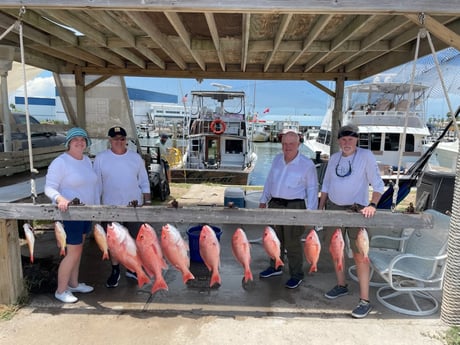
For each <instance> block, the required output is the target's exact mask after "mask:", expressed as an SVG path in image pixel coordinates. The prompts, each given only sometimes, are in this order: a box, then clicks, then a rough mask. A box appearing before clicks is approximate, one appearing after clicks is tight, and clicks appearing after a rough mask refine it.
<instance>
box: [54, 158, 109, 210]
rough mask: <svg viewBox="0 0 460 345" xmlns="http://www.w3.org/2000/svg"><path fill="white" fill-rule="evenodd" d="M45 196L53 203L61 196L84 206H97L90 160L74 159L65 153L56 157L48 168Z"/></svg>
mask: <svg viewBox="0 0 460 345" xmlns="http://www.w3.org/2000/svg"><path fill="white" fill-rule="evenodd" d="M45 194H46V196H47V197H48V198H50V199H51V201H52V202H53V203H55V202H56V198H57V197H58V196H59V195H62V196H63V197H64V198H66V199H67V200H69V201H71V200H73V199H74V198H78V199H80V202H81V203H83V204H86V205H99V204H100V202H99V186H98V184H97V176H96V174H95V173H94V170H93V165H92V163H91V160H90V159H89V158H88V157H87V156H83V159H81V160H80V159H75V158H74V157H72V156H71V155H69V154H68V153H67V152H65V153H63V154H61V155H59V156H58V157H56V158H55V159H54V160H53V161H52V162H51V164H50V165H49V167H48V172H47V174H46V182H45Z"/></svg>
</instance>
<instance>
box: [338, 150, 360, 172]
mask: <svg viewBox="0 0 460 345" xmlns="http://www.w3.org/2000/svg"><path fill="white" fill-rule="evenodd" d="M355 157H356V151H355V153H354V155H353V159H352V160H351V162H350V161H348V170H347V171H346V172H345V173H343V172H344V169H343V167H341V166H340V161H341V160H342V156H340V158H339V161H338V162H337V165H336V166H335V174H336V175H337V177H347V176H350V175H351V173H352V172H353V169H352V168H351V167H352V165H353V162H354V161H355Z"/></svg>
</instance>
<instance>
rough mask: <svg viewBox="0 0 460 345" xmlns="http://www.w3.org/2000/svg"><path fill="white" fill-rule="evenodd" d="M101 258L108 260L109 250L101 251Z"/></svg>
mask: <svg viewBox="0 0 460 345" xmlns="http://www.w3.org/2000/svg"><path fill="white" fill-rule="evenodd" d="M102 260H109V252H104V253H102Z"/></svg>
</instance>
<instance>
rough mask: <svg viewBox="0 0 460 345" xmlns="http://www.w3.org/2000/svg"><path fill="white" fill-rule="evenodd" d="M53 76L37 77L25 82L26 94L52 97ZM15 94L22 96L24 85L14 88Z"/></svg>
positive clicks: (53, 92) (53, 94) (53, 88)
mask: <svg viewBox="0 0 460 345" xmlns="http://www.w3.org/2000/svg"><path fill="white" fill-rule="evenodd" d="M54 90H55V84H54V78H53V77H52V76H49V77H37V78H34V79H33V80H31V81H29V82H28V83H27V95H28V96H29V97H48V98H54V96H55V91H54ZM16 96H24V87H23V86H22V87H20V88H19V89H17V90H16Z"/></svg>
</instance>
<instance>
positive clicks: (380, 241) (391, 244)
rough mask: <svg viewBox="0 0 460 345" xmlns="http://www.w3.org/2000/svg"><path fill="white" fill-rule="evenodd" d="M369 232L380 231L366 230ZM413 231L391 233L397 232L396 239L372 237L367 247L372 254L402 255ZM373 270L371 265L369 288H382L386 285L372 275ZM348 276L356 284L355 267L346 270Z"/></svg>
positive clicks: (381, 236) (405, 230)
mask: <svg viewBox="0 0 460 345" xmlns="http://www.w3.org/2000/svg"><path fill="white" fill-rule="evenodd" d="M368 230H369V231H372V232H374V231H376V232H378V231H379V230H381V229H368ZM413 231H414V229H412V228H407V229H402V230H401V229H399V231H398V230H395V231H393V233H395V235H396V232H398V235H399V236H398V237H396V236H389V235H373V236H372V237H371V239H370V243H369V247H370V250H371V251H373V252H376V251H383V252H385V253H388V252H394V254H395V255H396V254H397V253H403V252H404V249H405V247H406V243H407V240H408V239H409V238H410V235H411V234H412V232H413ZM350 258H352V257H350ZM374 272H375V271H374V268H373V267H372V265H371V271H370V274H369V286H373V287H382V286H385V285H388V284H387V282H386V281H384V280H383V279H382V278H380V277H379V276H378V275H377V274H376V275H374ZM348 275H349V276H350V278H351V279H353V280H354V281H355V282H358V276H357V273H356V265H352V266H350V267H349V268H348Z"/></svg>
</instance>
